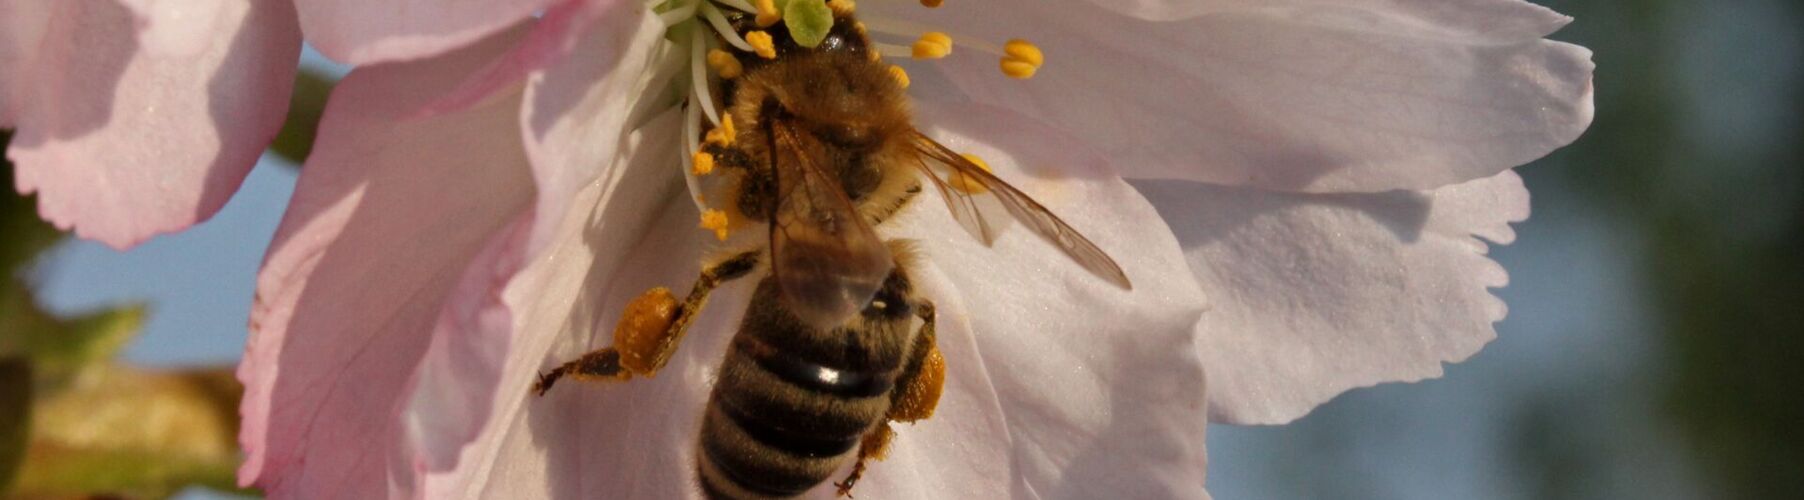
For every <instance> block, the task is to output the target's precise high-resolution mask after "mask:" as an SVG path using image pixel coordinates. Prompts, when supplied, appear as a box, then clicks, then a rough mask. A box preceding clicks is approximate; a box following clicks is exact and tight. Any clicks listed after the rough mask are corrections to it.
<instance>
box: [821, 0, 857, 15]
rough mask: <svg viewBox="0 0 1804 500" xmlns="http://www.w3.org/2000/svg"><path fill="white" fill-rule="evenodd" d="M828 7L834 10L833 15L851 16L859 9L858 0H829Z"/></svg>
mask: <svg viewBox="0 0 1804 500" xmlns="http://www.w3.org/2000/svg"><path fill="white" fill-rule="evenodd" d="M827 8H828V9H832V10H833V15H836V16H849V15H852V12H853V11H856V10H858V2H855V1H853V0H827Z"/></svg>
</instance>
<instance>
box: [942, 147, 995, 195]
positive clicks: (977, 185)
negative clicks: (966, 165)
mask: <svg viewBox="0 0 1804 500" xmlns="http://www.w3.org/2000/svg"><path fill="white" fill-rule="evenodd" d="M959 156H963V157H965V159H966V160H970V161H971V164H972V165H977V168H981V169H983V171H985V172H991V171H992V170H990V164H989V163H986V162H984V161H983V158H979V157H978V156H977V155H974V154H971V153H959ZM950 181H951V182H948V184H951V185H952V189H957V190H959V191H961V192H963V193H965V194H984V193H987V192H989V191H990V188H989V187H986V186H984V185H983V183H982V182H980V181H978V180H977V179H972V178H971V176H969V175H965V173H964V172H959V171H954V172H952V179H950Z"/></svg>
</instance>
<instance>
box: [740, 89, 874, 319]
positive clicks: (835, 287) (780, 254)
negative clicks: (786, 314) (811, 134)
mask: <svg viewBox="0 0 1804 500" xmlns="http://www.w3.org/2000/svg"><path fill="white" fill-rule="evenodd" d="M768 123H770V127H771V132H772V133H771V137H772V139H771V143H772V144H771V146H772V147H771V148H770V155H771V157H770V161H771V167H772V170H771V171H772V172H774V173H775V175H776V177H777V182H776V184H777V200H778V201H777V208H776V213H775V214H774V215H773V216H772V218H771V225H770V248H771V273H772V274H773V275H774V276H775V277H776V279H777V288H778V290H779V291H780V292H781V296H782V297H783V299H784V300H785V305H786V306H788V308H789V309H790V311H791V312H794V313H795V314H796V316H798V317H800V318H801V319H802V320H803V321H806V322H809V323H811V324H813V325H814V326H817V327H821V328H831V327H835V326H839V325H840V324H841V323H844V321H845V318H847V317H849V316H851V315H852V314H854V313H857V312H858V311H859V310H862V309H864V306H865V304H867V303H869V302H870V301H871V297H872V296H874V295H876V294H877V289H878V288H881V287H882V286H883V281H884V279H885V278H887V277H888V276H889V272H890V269H891V268H892V267H893V266H894V265H895V261H894V260H893V259H892V258H891V257H890V254H889V247H888V246H886V245H884V244H883V240H882V239H880V238H878V236H877V232H876V231H874V230H872V229H871V225H870V224H869V223H866V222H865V220H864V217H862V216H860V215H859V213H858V210H857V208H855V207H854V206H853V205H852V200H850V199H848V198H847V197H846V193H845V191H844V190H843V189H842V188H841V187H840V184H839V181H838V179H837V178H836V177H833V176H829V175H827V174H826V172H823V171H822V170H821V167H820V166H819V165H817V164H816V163H815V162H814V160H813V158H812V157H811V156H809V155H808V152H807V151H806V150H805V149H804V146H803V144H802V143H801V139H800V138H799V137H798V135H799V134H797V133H796V132H795V131H794V129H792V128H790V127H789V125H787V124H785V123H781V122H777V121H774V120H773V121H772V122H768Z"/></svg>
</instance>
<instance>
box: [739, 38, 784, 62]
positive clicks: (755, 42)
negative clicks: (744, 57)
mask: <svg viewBox="0 0 1804 500" xmlns="http://www.w3.org/2000/svg"><path fill="white" fill-rule="evenodd" d="M745 43H748V44H751V45H752V51H753V52H757V53H758V57H762V58H765V59H776V58H777V44H776V42H775V41H772V40H771V39H770V33H765V32H763V31H753V32H751V33H746V34H745Z"/></svg>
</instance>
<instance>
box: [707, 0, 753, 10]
mask: <svg viewBox="0 0 1804 500" xmlns="http://www.w3.org/2000/svg"><path fill="white" fill-rule="evenodd" d="M714 3H718V4H721V5H725V6H728V7H732V8H734V9H738V10H739V11H740V12H745V13H756V12H758V8H757V7H753V6H752V4H751V3H750V2H747V1H745V0H714Z"/></svg>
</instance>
